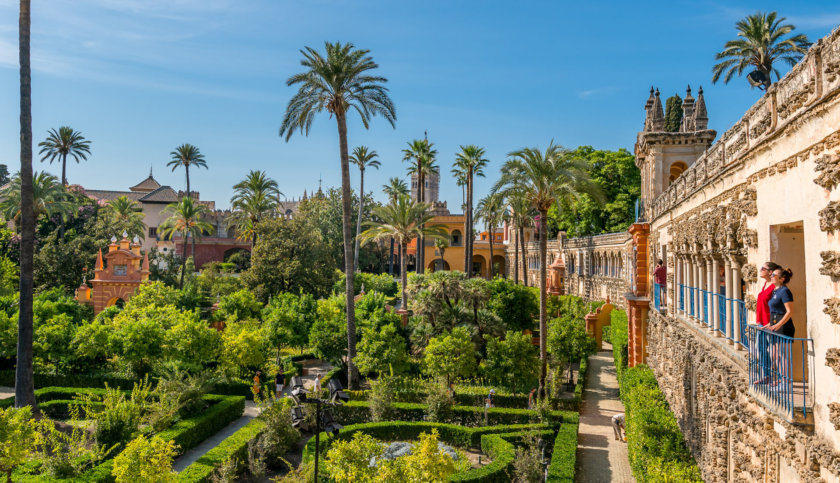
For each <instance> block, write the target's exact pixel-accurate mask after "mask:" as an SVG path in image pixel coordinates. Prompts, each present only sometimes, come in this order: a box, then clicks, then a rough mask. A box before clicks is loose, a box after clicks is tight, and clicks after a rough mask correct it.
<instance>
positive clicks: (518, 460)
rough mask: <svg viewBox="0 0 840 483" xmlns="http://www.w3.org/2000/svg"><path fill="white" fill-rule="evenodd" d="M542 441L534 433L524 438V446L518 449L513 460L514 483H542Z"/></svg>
mask: <svg viewBox="0 0 840 483" xmlns="http://www.w3.org/2000/svg"><path fill="white" fill-rule="evenodd" d="M539 442H540V439H539V438H538V437H537V436H536V434H534V433H528V434H527V435H526V436H525V437H524V438H523V443H524V444H523V445H522V446H519V447H518V448H516V457H515V458H514V460H513V481H515V482H517V483H542V482H543V476H544V475H543V467H542V451H541V450H540V445H539Z"/></svg>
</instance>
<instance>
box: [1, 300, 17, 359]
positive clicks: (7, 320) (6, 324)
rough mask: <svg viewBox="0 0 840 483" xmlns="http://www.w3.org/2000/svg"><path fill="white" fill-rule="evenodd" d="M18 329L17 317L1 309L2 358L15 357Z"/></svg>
mask: <svg viewBox="0 0 840 483" xmlns="http://www.w3.org/2000/svg"><path fill="white" fill-rule="evenodd" d="M14 315H17V314H14ZM17 331H18V327H17V317H11V316H10V315H9V314H7V313H6V311H5V310H0V359H12V358H13V357H15V351H16V347H15V346H16V345H17V336H18V334H17Z"/></svg>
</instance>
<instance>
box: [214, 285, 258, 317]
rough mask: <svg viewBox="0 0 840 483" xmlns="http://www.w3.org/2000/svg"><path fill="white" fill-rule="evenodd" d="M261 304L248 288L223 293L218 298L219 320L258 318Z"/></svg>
mask: <svg viewBox="0 0 840 483" xmlns="http://www.w3.org/2000/svg"><path fill="white" fill-rule="evenodd" d="M262 308H263V305H262V304H261V303H260V302H259V301H258V300H257V299H256V297H254V293H253V292H251V291H250V290H245V289H243V290H239V291H236V292H234V293H232V294H229V295H225V296H224V297H222V298H221V300H219V311H218V312H216V318H218V319H219V320H231V319H232V320H247V319H259V317H260V312H262Z"/></svg>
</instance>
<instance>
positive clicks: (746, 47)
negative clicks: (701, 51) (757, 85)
mask: <svg viewBox="0 0 840 483" xmlns="http://www.w3.org/2000/svg"><path fill="white" fill-rule="evenodd" d="M777 15H778V14H777V13H776V12H769V13H765V12H756V13H755V14H753V15H750V16H748V17H746V18H744V19H741V20H739V21H738V22H737V23H736V24H735V29H736V30H737V31H738V38H737V39H735V40H730V41H728V42H726V43H725V44H724V45H723V50H722V51H721V52H718V53H717V54H716V55H715V60H722V62H720V63H719V64H716V65H715V66H714V67H712V73H713V75H712V82H713V83H716V82H717V81H718V79H720V76H721V75H723V76H724V77H723V82H724V84H728V83H729V81H730V80H731V79H732V77H733V76H735V74H738V75H739V76H740V75H741V74H743V72H744V69H746V68H748V67H750V66H752V67H755V69H756V70H757V71H758V72H761V73H762V74H764V89H767V88H768V87H770V84H772V83H773V80H772V78H771V74H776V79H777V80H778V79H780V78H781V76H780V75H779V70H778V69H777V68H776V67H774V65H773V64H775V63H776V62H777V61H782V62H784V63H786V64H788V65H789V66H791V67H792V66H794V65H796V63H797V62H799V61H800V60H801V59H802V56H803V55H805V53H807V52H808V47H810V46H811V42H809V41H808V37H807V36H805V34H798V35H794V36H792V37H788V38H783V37H785V36H786V35H788V34H790V33H791V32H793V31H794V29H796V27H794V26H793V25H792V24H784V25H782V22H784V21H785V20H786V18H785V17H782V18H780V19H777V18H776V16H777ZM724 72H725V74H724Z"/></svg>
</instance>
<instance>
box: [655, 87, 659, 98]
mask: <svg viewBox="0 0 840 483" xmlns="http://www.w3.org/2000/svg"><path fill="white" fill-rule="evenodd" d="M656 97H659V88H658V87H657V88H656Z"/></svg>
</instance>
